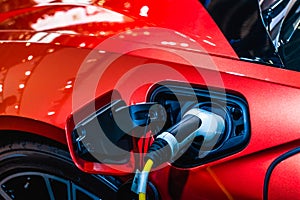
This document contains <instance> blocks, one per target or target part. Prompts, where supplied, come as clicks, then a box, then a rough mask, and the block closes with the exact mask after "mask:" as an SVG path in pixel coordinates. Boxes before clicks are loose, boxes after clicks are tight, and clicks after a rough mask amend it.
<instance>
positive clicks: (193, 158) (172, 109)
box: [149, 83, 250, 168]
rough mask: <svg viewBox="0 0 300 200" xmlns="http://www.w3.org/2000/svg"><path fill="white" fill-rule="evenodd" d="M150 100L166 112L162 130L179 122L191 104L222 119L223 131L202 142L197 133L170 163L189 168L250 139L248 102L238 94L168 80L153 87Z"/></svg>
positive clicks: (223, 153)
mask: <svg viewBox="0 0 300 200" xmlns="http://www.w3.org/2000/svg"><path fill="white" fill-rule="evenodd" d="M149 101H150V102H157V103H159V104H160V105H162V106H163V107H164V108H165V110H166V112H167V121H166V123H165V126H164V128H163V129H162V130H161V132H163V131H165V130H167V129H168V128H169V127H172V126H173V125H174V124H176V123H178V122H180V121H181V119H182V117H183V116H184V114H185V113H186V112H188V111H189V110H190V109H192V108H197V109H201V110H206V111H209V112H211V113H214V114H216V115H218V116H220V117H221V118H223V120H224V122H225V127H224V131H223V133H222V134H220V135H219V137H218V138H217V140H215V142H214V143H205V142H203V137H202V136H196V137H195V138H194V140H193V142H192V143H191V145H190V147H189V148H188V149H187V150H186V151H185V153H183V155H181V156H180V157H179V158H178V159H176V160H175V161H174V162H173V163H172V164H173V165H175V166H176V167H181V168H189V167H194V166H198V165H201V164H204V163H207V162H210V161H213V160H216V159H220V158H223V157H225V156H228V155H231V154H234V153H236V152H238V151H241V150H242V149H243V148H244V147H245V146H246V145H247V144H248V142H249V139H250V124H249V115H248V106H247V102H246V100H245V99H244V98H242V97H241V95H233V94H230V93H225V92H222V91H221V92H220V91H218V90H207V89H202V88H197V87H195V88H191V87H190V85H189V86H185V85H175V84H173V83H168V84H162V85H157V86H156V87H154V89H153V90H152V92H151V93H150V95H149Z"/></svg>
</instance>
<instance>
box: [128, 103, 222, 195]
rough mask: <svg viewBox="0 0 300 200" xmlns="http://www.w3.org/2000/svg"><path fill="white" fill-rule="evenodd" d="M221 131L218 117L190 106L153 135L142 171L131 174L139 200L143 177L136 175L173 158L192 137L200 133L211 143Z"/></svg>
mask: <svg viewBox="0 0 300 200" xmlns="http://www.w3.org/2000/svg"><path fill="white" fill-rule="evenodd" d="M224 130H225V121H224V119H223V118H222V117H220V116H219V115H217V114H215V113H212V112H209V111H206V110H203V109H199V108H192V109H191V110H189V111H188V112H186V113H185V114H184V116H183V117H182V119H181V121H180V122H178V123H177V124H175V125H174V126H172V127H171V128H169V129H168V130H167V131H165V132H163V133H161V134H160V135H158V136H157V137H156V139H155V141H154V142H153V144H152V145H151V146H150V148H149V150H148V153H147V155H146V157H145V159H146V160H147V162H146V164H145V167H144V169H143V171H142V173H137V174H136V176H135V180H136V181H135V182H136V183H135V185H139V186H140V187H135V186H134V185H133V187H132V190H133V191H134V192H136V193H137V194H139V199H140V200H145V199H146V191H145V190H146V183H147V180H146V179H147V178H139V176H140V174H146V175H147V176H146V177H148V173H149V172H150V170H151V167H152V165H153V167H157V166H159V165H161V164H163V163H165V162H172V161H174V160H176V158H178V156H180V155H181V153H184V152H185V151H186V150H187V148H188V147H189V146H190V144H191V143H192V142H193V140H194V139H195V137H198V136H202V137H203V142H204V143H205V144H206V145H212V146H213V145H214V144H215V143H216V141H217V140H218V138H219V137H220V135H221V134H223V132H224ZM141 177H145V176H141ZM135 188H142V189H140V190H137V189H135Z"/></svg>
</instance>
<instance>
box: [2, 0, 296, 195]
mask: <svg viewBox="0 0 300 200" xmlns="http://www.w3.org/2000/svg"><path fill="white" fill-rule="evenodd" d="M101 2H102V1H97V2H95V3H93V4H92V5H86V4H71V3H45V4H43V5H39V4H33V3H32V2H31V1H28V2H27V4H20V5H14V6H12V5H10V3H7V7H3V8H2V9H3V11H6V12H2V13H1V14H0V24H1V25H0V27H1V31H0V60H1V65H0V67H1V68H0V95H1V98H2V102H1V106H0V109H1V115H0V129H1V132H2V134H9V133H6V131H7V130H13V131H20V132H29V133H32V134H37V135H40V136H43V137H46V138H49V139H52V140H56V141H58V142H60V143H62V144H66V137H65V130H64V129H65V126H66V119H67V118H68V117H69V115H70V114H71V113H72V112H74V111H76V110H78V109H79V108H81V107H82V106H83V105H85V104H86V103H88V102H89V101H91V100H93V97H98V96H101V95H102V94H104V93H106V92H108V91H110V90H112V89H114V88H115V87H116V85H117V86H118V91H119V92H120V94H121V96H122V97H123V98H124V99H125V100H126V102H127V103H128V104H135V103H140V102H145V101H147V95H148V92H149V90H150V89H151V88H152V87H153V86H154V85H155V84H156V83H159V82H163V81H172V82H180V83H186V82H187V83H190V84H192V85H196V86H199V87H200V86H205V85H208V84H209V87H213V88H225V90H226V91H228V92H230V93H233V94H237V95H239V96H242V97H243V98H245V99H246V101H247V103H248V109H249V117H250V126H251V138H250V141H249V143H248V145H247V146H246V147H245V148H244V149H243V150H242V151H240V152H238V153H235V154H233V155H230V156H228V157H225V158H221V159H219V160H216V161H213V162H209V163H206V164H203V165H200V166H197V167H193V168H189V169H180V168H176V167H174V166H172V165H168V166H167V167H165V168H163V169H161V170H158V171H154V172H152V173H151V174H150V181H151V182H152V183H153V184H154V185H155V186H156V188H157V190H158V191H159V194H160V196H161V199H262V198H263V189H264V187H263V184H264V179H265V176H266V173H267V170H268V168H269V166H270V165H271V163H272V162H273V161H274V160H275V159H276V158H278V157H279V156H281V155H282V154H284V153H286V152H288V151H290V150H292V149H295V148H296V147H299V145H300V132H299V130H300V123H299V119H300V110H299V100H300V74H299V72H295V71H290V70H285V69H280V68H275V67H271V66H267V65H263V64H255V63H251V62H246V61H242V60H240V59H239V57H238V56H237V55H236V53H235V51H234V50H233V49H232V47H231V46H230V44H229V43H228V41H227V40H226V38H225V37H224V36H223V34H222V32H221V31H220V29H219V28H218V26H217V25H216V24H215V22H214V21H213V19H212V18H211V17H210V15H209V14H208V13H207V11H206V10H205V9H204V7H203V6H202V5H201V4H200V3H199V2H198V1H196V0H189V1H184V2H183V1H174V2H172V3H171V2H169V1H162V2H159V3H157V2H154V1H136V0H132V1H124V2H123V1H119V2H118V3H117V4H116V2H114V1H107V2H105V1H104V2H105V3H104V4H103V5H102V4H101ZM102 6H103V7H102ZM143 6H147V8H148V12H146V13H147V16H140V12H141V8H142V7H143ZM5 8H6V9H7V10H4V9H5ZM76 9H79V10H81V11H82V13H85V14H82V16H79V17H82V18H86V21H85V22H84V23H78V24H76V23H74V24H72V21H68V20H64V21H63V22H61V23H58V22H59V21H60V20H62V18H60V16H59V14H57V13H59V12H61V13H62V14H61V17H63V16H64V17H65V18H67V17H68V16H70V15H71V17H73V18H74V17H75V18H76V15H72V11H74V12H75V11H76ZM81 11H80V12H81ZM68 12H69V13H68ZM70 12H71V14H70ZM25 13H26V14H25ZM45 13H46V14H45ZM89 13H92V14H90V15H91V16H93V15H97V14H99V13H100V14H99V15H101V14H102V15H104V14H106V18H103V21H101V20H99V22H95V21H89V20H88V17H87V16H86V15H89ZM12 16H14V17H12ZM107 16H109V17H107ZM77 17H78V16H77ZM118 17H121V18H122V20H121V21H117V22H116V21H115V19H116V18H118ZM11 19H13V20H12V23H8V21H9V20H11ZM47 20H48V21H47ZM11 24H12V25H11ZM33 24H35V25H33ZM28 27H34V28H32V29H33V30H30V31H29V30H26V29H29V28H28ZM144 27H154V28H164V29H168V30H173V31H174V35H175V36H174V35H170V36H169V37H167V38H159V39H157V41H155V40H154V39H153V40H151V42H152V43H146V44H141V42H140V41H142V40H143V37H144V36H145V35H147V34H152V32H151V31H154V29H149V32H147V33H146V34H145V35H142V36H141V35H140V34H139V33H138V35H136V36H135V35H134V34H133V33H132V32H130V31H133V32H135V31H136V29H137V30H140V29H141V28H144ZM34 29H35V30H34ZM99 29H101V30H102V31H99ZM176 32H178V33H179V34H182V35H186V36H187V37H188V38H192V39H193V40H194V41H196V42H197V43H198V44H200V46H201V47H202V49H197V46H193V41H191V42H190V43H189V44H186V41H180V39H182V37H177V36H176ZM118 34H121V35H122V34H123V35H124V38H125V39H124V38H122V37H119V38H117V39H115V40H112V41H110V43H109V44H110V45H111V46H109V45H107V46H105V47H106V49H105V50H103V49H100V48H99V44H101V42H103V41H105V40H107V39H109V38H110V37H113V36H114V35H118ZM153 34H155V32H153ZM118 36H119V35H118ZM166 36H167V35H164V37H166ZM163 41H167V42H171V41H172V42H174V43H175V45H173V43H168V44H167V45H164V44H163V43H162V42H163ZM180 44H182V45H180ZM139 45H142V46H139ZM157 46H158V47H159V48H157ZM102 47H103V46H101V48H102ZM162 49H163V50H162ZM172 49H173V50H172ZM95 50H97V51H98V52H99V59H105V56H110V55H111V54H113V53H121V54H122V56H120V57H119V58H118V59H116V60H115V61H114V63H113V65H112V66H111V68H109V70H107V71H106V72H105V76H103V77H101V79H100V81H99V83H98V84H99V85H98V86H95V87H96V89H95V91H92V93H91V92H90V91H89V89H88V86H84V88H81V89H80V98H81V99H79V95H77V96H76V97H78V98H77V99H76V101H75V102H74V100H73V97H74V90H73V88H74V82H75V79H76V77H77V73H78V71H79V70H80V67H81V66H82V63H84V62H93V60H87V59H86V58H87V57H88V56H89V55H90V53H91V52H92V51H95ZM171 51H174V52H175V53H170V52H171ZM101 52H102V53H101ZM111 52H113V53H111ZM124 52H126V54H124V55H123V53H124ZM178 54H179V55H189V56H190V57H189V58H190V59H191V60H193V63H192V65H191V63H190V62H188V61H186V60H184V59H182V58H180V57H177V56H176V55H178ZM149 63H155V64H157V65H159V64H160V65H166V66H168V67H169V69H172V70H175V71H176V73H173V71H172V70H169V71H168V70H167V69H164V68H163V70H162V71H160V72H159V71H157V70H151V69H148V68H145V69H146V71H145V70H143V71H138V70H137V71H135V72H134V74H133V76H130V79H124V80H122V78H123V76H124V74H126V73H127V72H128V71H130V70H132V69H134V68H135V67H136V66H139V65H145V64H149ZM147 69H148V70H147ZM195 69H197V70H195ZM199 72H200V74H201V75H203V74H205V76H220V77H221V80H222V83H220V82H218V81H216V82H214V81H209V83H208V82H207V80H205V78H203V77H202V76H201V75H200V74H199ZM178 74H180V75H178ZM92 75H93V72H92V71H91V72H87V74H86V79H87V80H88V79H89V78H91V77H92ZM120 80H122V81H123V82H121V83H124V81H126V82H125V83H124V84H120ZM77 87H78V86H77ZM299 159H300V158H299V154H297V155H296V156H293V157H291V158H289V159H287V160H286V161H285V162H284V163H282V164H280V165H278V167H276V168H275V171H274V174H273V175H272V176H271V181H270V188H269V197H270V199H281V198H292V199H297V198H299V196H300V191H299V183H300V178H299V177H300V174H299V173H300V171H299V163H300V160H299ZM83 170H85V171H87V172H95V171H98V172H99V170H100V171H101V170H102V173H104V174H112V173H113V171H110V170H109V169H101V168H95V166H85V167H84V168H83ZM115 173H116V172H115Z"/></svg>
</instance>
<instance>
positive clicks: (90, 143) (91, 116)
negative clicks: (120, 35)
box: [66, 91, 166, 175]
mask: <svg viewBox="0 0 300 200" xmlns="http://www.w3.org/2000/svg"><path fill="white" fill-rule="evenodd" d="M116 93H117V92H116V91H111V92H108V93H106V94H104V95H102V96H100V97H98V98H96V99H95V101H92V102H89V103H88V104H86V105H85V106H83V107H82V108H81V109H79V110H77V111H75V112H74V113H72V114H71V115H70V116H69V118H68V120H67V126H66V133H67V142H68V146H69V150H70V152H71V157H72V159H73V161H74V162H75V164H76V165H77V167H79V168H80V169H81V170H83V171H85V172H90V173H101V174H111V175H113V174H124V173H125V174H126V173H128V172H133V171H134V169H135V167H136V165H135V164H136V163H135V162H136V161H135V160H134V156H133V138H134V137H142V136H143V134H144V133H146V132H148V131H150V130H151V129H155V130H159V129H161V127H163V125H164V122H165V120H166V113H165V112H164V109H163V107H162V106H161V105H159V104H157V103H142V104H136V105H130V106H128V105H126V103H125V101H123V100H122V99H121V97H120V95H116ZM112 94H113V95H112ZM117 94H118V93H117ZM113 96H114V98H112V97H113Z"/></svg>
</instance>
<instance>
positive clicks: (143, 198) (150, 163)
mask: <svg viewBox="0 0 300 200" xmlns="http://www.w3.org/2000/svg"><path fill="white" fill-rule="evenodd" d="M152 166H153V160H151V159H149V160H147V162H146V164H145V166H144V169H143V171H142V173H143V172H144V173H149V172H150V171H151V168H152ZM146 181H147V180H146ZM145 185H147V184H146V183H145ZM145 191H146V189H145ZM139 200H146V192H145V193H144V192H141V193H139Z"/></svg>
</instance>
